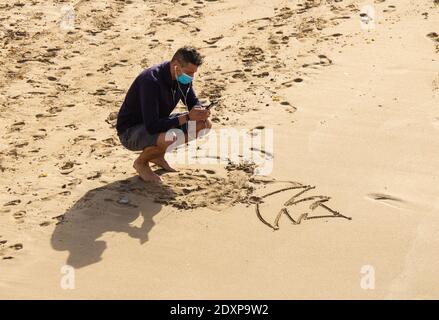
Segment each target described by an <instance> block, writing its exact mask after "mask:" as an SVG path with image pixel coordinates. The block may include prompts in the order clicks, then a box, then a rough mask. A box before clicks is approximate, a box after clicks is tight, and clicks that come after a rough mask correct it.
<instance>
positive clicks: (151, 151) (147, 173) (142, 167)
mask: <svg viewBox="0 0 439 320" xmlns="http://www.w3.org/2000/svg"><path fill="white" fill-rule="evenodd" d="M161 153H162V149H161V148H160V147H156V146H152V147H147V148H145V149H143V151H142V153H141V154H140V155H139V157H138V158H137V159H136V160H135V161H134V164H133V167H134V169H136V171H137V173H138V174H139V176H140V178H142V180H144V181H146V182H160V181H161V180H162V179H161V178H160V177H159V176H158V175H157V174H156V173H154V172H153V171H152V170H151V168H150V167H149V161H151V159H153V158H155V157H157V155H159V154H161Z"/></svg>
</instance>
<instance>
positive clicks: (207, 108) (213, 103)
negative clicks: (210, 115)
mask: <svg viewBox="0 0 439 320" xmlns="http://www.w3.org/2000/svg"><path fill="white" fill-rule="evenodd" d="M215 104H216V102H211V103H209V105H207V106H205V108H206V110H209V109H210V108H212V107H213V106H214V105H215Z"/></svg>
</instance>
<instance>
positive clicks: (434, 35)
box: [427, 32, 439, 42]
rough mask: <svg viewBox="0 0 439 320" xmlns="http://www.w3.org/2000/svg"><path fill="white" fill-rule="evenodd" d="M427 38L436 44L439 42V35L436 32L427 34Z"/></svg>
mask: <svg viewBox="0 0 439 320" xmlns="http://www.w3.org/2000/svg"><path fill="white" fill-rule="evenodd" d="M427 37H428V38H430V39H431V40H433V41H434V42H439V34H437V33H436V32H430V33H429V34H427Z"/></svg>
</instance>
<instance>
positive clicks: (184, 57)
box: [172, 46, 203, 67]
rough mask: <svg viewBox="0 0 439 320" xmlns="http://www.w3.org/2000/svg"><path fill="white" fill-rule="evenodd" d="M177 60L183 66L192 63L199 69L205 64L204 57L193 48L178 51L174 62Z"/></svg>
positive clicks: (186, 47)
mask: <svg viewBox="0 0 439 320" xmlns="http://www.w3.org/2000/svg"><path fill="white" fill-rule="evenodd" d="M175 60H177V61H178V62H180V63H181V64H183V65H186V64H187V63H192V64H194V65H196V66H197V67H198V66H201V64H202V63H203V57H202V56H201V55H200V53H199V52H198V51H197V49H195V48H194V47H191V46H184V47H182V48H180V49H178V50H177V52H175V54H174V56H173V57H172V61H175Z"/></svg>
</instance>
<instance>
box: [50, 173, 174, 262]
mask: <svg viewBox="0 0 439 320" xmlns="http://www.w3.org/2000/svg"><path fill="white" fill-rule="evenodd" d="M155 197H159V198H162V199H163V198H167V199H173V198H175V194H174V192H173V191H172V190H171V189H170V188H169V187H167V186H165V185H160V184H146V183H145V182H143V181H142V180H140V178H138V177H137V176H136V177H131V178H129V179H126V180H119V181H116V182H113V183H110V184H108V185H105V186H103V187H99V188H96V189H93V190H90V191H88V192H87V193H86V194H85V195H84V196H83V197H81V199H79V200H78V201H77V202H76V203H75V204H74V205H73V207H72V208H70V209H69V210H68V211H67V212H66V213H65V214H64V215H62V216H60V217H58V220H59V221H60V222H59V223H58V224H57V226H56V228H55V230H54V232H53V235H52V238H51V244H52V247H53V248H54V249H55V250H58V251H69V257H68V259H67V264H68V265H70V266H72V267H74V268H82V267H85V266H88V265H90V264H93V263H96V262H99V261H100V260H101V259H102V254H103V252H104V250H105V249H106V248H107V244H106V242H105V241H103V240H98V239H99V238H100V237H101V236H102V235H103V234H104V233H106V232H123V233H126V234H127V235H129V236H130V237H132V238H134V239H139V241H140V244H144V243H145V242H146V241H148V232H149V231H150V230H151V229H152V227H153V226H154V222H153V217H154V215H156V214H157V213H159V212H160V210H161V207H162V206H161V205H160V204H159V203H156V202H154V198H155ZM127 200H128V201H127ZM139 217H142V218H143V221H142V223H141V226H140V227H137V226H132V225H131V223H132V222H134V221H135V220H137V219H138V218H139ZM136 224H137V223H136Z"/></svg>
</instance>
